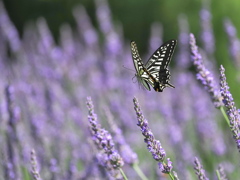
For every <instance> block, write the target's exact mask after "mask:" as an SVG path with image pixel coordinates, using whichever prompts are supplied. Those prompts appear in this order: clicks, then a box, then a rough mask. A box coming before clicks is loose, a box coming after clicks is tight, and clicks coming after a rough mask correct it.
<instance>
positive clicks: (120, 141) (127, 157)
mask: <svg viewBox="0 0 240 180" xmlns="http://www.w3.org/2000/svg"><path fill="white" fill-rule="evenodd" d="M105 112H106V115H107V120H108V121H109V124H110V127H111V129H112V131H113V134H114V140H115V141H116V142H117V145H118V146H119V150H120V152H121V155H122V158H123V160H124V162H125V163H127V164H130V165H133V164H135V163H137V162H138V156H137V154H136V153H135V152H134V151H133V150H132V149H131V147H130V146H129V145H128V144H127V142H126V140H125V138H124V136H123V133H122V130H121V129H120V128H119V127H118V126H117V124H116V123H115V122H114V120H113V116H112V114H111V113H110V111H109V110H108V109H105Z"/></svg>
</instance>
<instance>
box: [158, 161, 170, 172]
mask: <svg viewBox="0 0 240 180" xmlns="http://www.w3.org/2000/svg"><path fill="white" fill-rule="evenodd" d="M158 166H159V169H160V170H161V171H162V173H165V174H169V173H170V172H171V171H172V168H173V166H172V162H171V161H170V158H167V164H165V163H162V162H159V163H158Z"/></svg>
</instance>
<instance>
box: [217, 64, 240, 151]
mask: <svg viewBox="0 0 240 180" xmlns="http://www.w3.org/2000/svg"><path fill="white" fill-rule="evenodd" d="M224 71H225V69H224V67H223V66H222V65H221V66H220V80H221V81H220V86H221V88H220V91H221V95H222V97H223V103H224V105H225V107H226V110H227V115H228V118H229V121H230V122H229V123H230V124H229V125H230V128H231V131H232V133H233V138H234V140H235V142H236V144H237V148H238V150H239V152H240V129H239V124H240V115H239V113H238V110H237V108H236V107H235V103H234V100H233V97H232V94H231V93H230V91H229V86H228V83H227V79H226V76H225V73H224Z"/></svg>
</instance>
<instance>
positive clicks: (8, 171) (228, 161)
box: [0, 1, 240, 180]
mask: <svg viewBox="0 0 240 180" xmlns="http://www.w3.org/2000/svg"><path fill="white" fill-rule="evenodd" d="M95 5H96V12H95V13H96V19H97V21H98V24H99V27H100V30H97V29H95V28H94V26H93V25H92V22H91V20H90V18H89V15H88V13H87V11H86V10H85V8H84V7H83V6H78V7H76V8H74V9H73V15H74V17H75V21H76V23H77V27H78V28H77V29H73V28H72V27H71V26H70V25H68V24H63V25H62V27H61V28H60V29H59V32H60V42H59V43H56V42H55V40H54V38H53V35H52V34H51V32H50V30H49V27H48V24H47V22H46V20H45V19H44V18H41V17H39V19H38V20H37V21H36V22H34V23H29V24H28V25H26V26H25V27H24V31H23V35H22V37H20V35H19V33H18V31H17V29H16V28H15V26H14V24H13V23H12V21H11V20H10V18H9V16H8V13H7V11H6V9H5V7H4V5H3V3H2V1H0V71H1V76H0V80H1V81H0V156H1V158H0V159H1V161H0V162H1V163H0V179H1V180H2V179H3V180H30V179H34V180H40V179H41V180H80V179H81V180H98V179H129V180H130V179H142V180H147V179H149V180H150V179H154V180H155V179H161V180H165V179H172V180H173V179H174V180H177V179H180V180H195V179H199V180H207V179H214V180H228V179H229V180H230V179H232V180H233V179H234V180H237V179H240V172H239V151H240V129H239V128H240V116H239V109H238V108H237V107H236V104H235V103H234V100H233V97H232V94H231V89H229V87H228V81H229V79H228V78H226V75H225V73H226V74H227V71H228V69H227V68H224V65H221V66H219V65H218V63H217V62H218V61H217V60H216V57H215V56H214V52H215V48H216V47H215V38H217V37H215V36H214V33H213V30H212V24H211V13H210V11H209V10H208V8H203V9H202V10H201V11H200V12H199V14H200V17H201V18H200V21H199V24H200V27H201V34H200V35H194V34H192V33H191V32H190V30H189V24H188V20H187V17H186V16H185V15H183V14H181V15H179V18H178V23H179V24H178V26H179V35H178V36H177V37H172V39H177V40H178V45H177V48H176V51H175V53H174V55H173V59H172V65H171V67H170V71H171V83H172V84H173V85H174V86H175V87H176V88H174V89H173V88H166V89H164V91H163V92H162V93H159V92H155V91H154V90H153V89H152V90H151V91H146V90H144V89H143V88H142V87H139V85H138V83H137V82H136V78H133V77H134V75H135V69H134V66H133V61H132V57H131V51H130V50H131V49H130V41H127V40H126V39H124V35H123V30H122V27H121V25H120V24H115V23H113V20H112V18H111V17H112V16H111V11H110V9H109V6H108V4H107V3H106V2H105V1H96V4H95ZM222 24H223V26H222V27H223V29H224V31H225V32H226V37H227V38H228V42H226V43H228V47H229V59H231V60H232V61H229V62H228V63H229V64H231V63H234V65H235V66H236V67H239V60H240V59H239V57H240V56H239V52H240V41H239V39H237V35H236V34H237V32H236V29H235V27H234V25H233V23H232V22H231V20H230V19H222ZM164 31H167V29H164V27H162V25H161V24H160V23H159V22H155V23H153V24H152V26H151V36H150V38H149V41H148V42H146V43H148V47H149V48H148V52H147V54H145V55H144V54H143V53H141V52H140V55H141V56H142V59H143V61H144V62H146V60H147V59H148V58H149V57H150V55H151V54H152V53H153V52H154V51H155V50H156V49H157V48H158V47H159V46H160V45H161V44H163V39H164V38H163V34H164ZM136 33H137V32H136ZM195 36H196V37H195ZM129 69H132V70H133V71H131V70H129ZM236 79H237V78H236ZM236 84H237V83H236Z"/></svg>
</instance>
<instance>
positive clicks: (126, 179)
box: [119, 168, 128, 180]
mask: <svg viewBox="0 0 240 180" xmlns="http://www.w3.org/2000/svg"><path fill="white" fill-rule="evenodd" d="M119 170H120V172H121V174H122V176H123V178H124V179H125V180H128V178H127V176H126V175H125V173H124V172H123V170H122V168H120V169H119Z"/></svg>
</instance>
